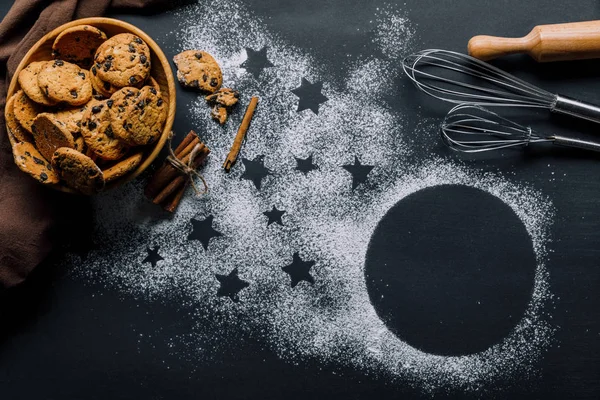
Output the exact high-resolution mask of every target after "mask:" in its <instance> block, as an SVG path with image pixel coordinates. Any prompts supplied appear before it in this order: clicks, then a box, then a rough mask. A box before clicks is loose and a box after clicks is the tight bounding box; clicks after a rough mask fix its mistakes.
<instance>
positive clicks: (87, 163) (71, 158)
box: [52, 147, 104, 195]
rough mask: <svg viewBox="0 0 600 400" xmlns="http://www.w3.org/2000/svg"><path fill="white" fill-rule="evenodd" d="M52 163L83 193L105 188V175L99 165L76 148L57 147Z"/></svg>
mask: <svg viewBox="0 0 600 400" xmlns="http://www.w3.org/2000/svg"><path fill="white" fill-rule="evenodd" d="M52 164H53V165H54V167H55V168H56V170H57V171H58V173H59V174H60V177H61V178H62V180H64V181H65V183H66V184H67V185H68V186H69V187H71V188H73V189H75V190H78V191H80V192H81V193H83V194H86V195H92V194H94V193H98V192H100V191H101V190H102V189H104V175H102V171H101V170H100V168H99V167H98V165H96V163H95V162H94V161H93V160H92V159H91V158H89V157H88V156H86V155H85V154H82V153H80V152H78V151H77V150H75V149H71V148H68V147H61V148H59V149H57V150H56V151H55V152H54V155H53V156H52Z"/></svg>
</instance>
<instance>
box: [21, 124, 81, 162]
mask: <svg viewBox="0 0 600 400" xmlns="http://www.w3.org/2000/svg"><path fill="white" fill-rule="evenodd" d="M31 131H32V133H33V139H34V140H35V145H36V147H37V148H38V150H39V151H40V153H42V155H43V156H44V157H45V158H46V159H47V160H51V159H52V155H53V154H54V151H56V149H58V148H59V147H71V148H73V147H74V146H75V140H74V139H73V135H72V134H71V132H69V130H68V129H67V126H66V124H64V123H63V122H61V121H59V120H57V119H56V117H55V116H54V115H52V114H50V113H41V114H39V115H38V116H37V117H36V118H35V119H34V120H33V124H32V126H31Z"/></svg>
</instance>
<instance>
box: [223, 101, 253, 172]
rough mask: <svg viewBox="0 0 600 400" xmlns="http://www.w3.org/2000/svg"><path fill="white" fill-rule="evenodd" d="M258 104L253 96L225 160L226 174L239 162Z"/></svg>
mask: <svg viewBox="0 0 600 400" xmlns="http://www.w3.org/2000/svg"><path fill="white" fill-rule="evenodd" d="M257 104H258V97H256V96H252V98H251V99H250V103H249V104H248V108H246V113H245V114H244V118H243V119H242V124H241V125H240V127H239V129H238V131H237V134H236V135H235V139H234V140H233V144H232V145H231V150H229V154H227V158H226V159H225V163H224V164H223V168H224V169H225V172H229V171H230V170H231V167H233V165H234V164H235V162H236V161H237V157H238V155H239V154H240V150H241V148H242V143H243V141H244V138H245V137H246V132H247V131H248V128H249V127H250V122H251V121H252V116H253V115H254V111H255V110H256V105H257Z"/></svg>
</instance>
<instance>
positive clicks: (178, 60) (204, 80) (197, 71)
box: [173, 50, 223, 93]
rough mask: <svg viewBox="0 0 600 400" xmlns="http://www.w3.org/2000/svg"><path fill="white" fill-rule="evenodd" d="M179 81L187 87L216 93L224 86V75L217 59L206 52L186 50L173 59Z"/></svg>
mask: <svg viewBox="0 0 600 400" xmlns="http://www.w3.org/2000/svg"><path fill="white" fill-rule="evenodd" d="M173 61H174V62H175V65H176V66H177V79H178V80H179V83H181V84H182V85H183V86H185V87H190V88H195V89H200V90H202V91H205V92H208V93H214V92H216V91H217V90H219V88H220V87H221V85H222V84H223V74H222V73H221V68H220V67H219V64H218V63H217V62H216V61H215V59H214V58H213V57H212V56H211V55H210V54H208V53H207V52H205V51H200V50H186V51H184V52H182V53H179V54H177V55H176V56H175V57H173Z"/></svg>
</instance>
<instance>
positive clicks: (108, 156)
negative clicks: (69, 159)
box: [81, 100, 128, 160]
mask: <svg viewBox="0 0 600 400" xmlns="http://www.w3.org/2000/svg"><path fill="white" fill-rule="evenodd" d="M108 101H109V100H102V101H98V100H92V101H91V102H90V103H89V104H88V109H87V110H86V111H85V113H84V115H83V118H82V122H81V135H82V136H83V139H84V140H85V143H86V145H87V147H88V148H89V149H90V150H91V151H93V152H94V153H95V154H96V155H97V156H98V157H100V158H102V159H104V160H118V159H120V158H121V157H123V156H124V155H125V153H127V150H128V147H127V146H126V145H125V144H124V143H123V142H121V141H120V140H119V139H118V138H116V137H115V135H114V133H113V129H112V127H111V124H110V121H111V118H110V115H111V114H110V110H109V108H108V106H107V102H108Z"/></svg>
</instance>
